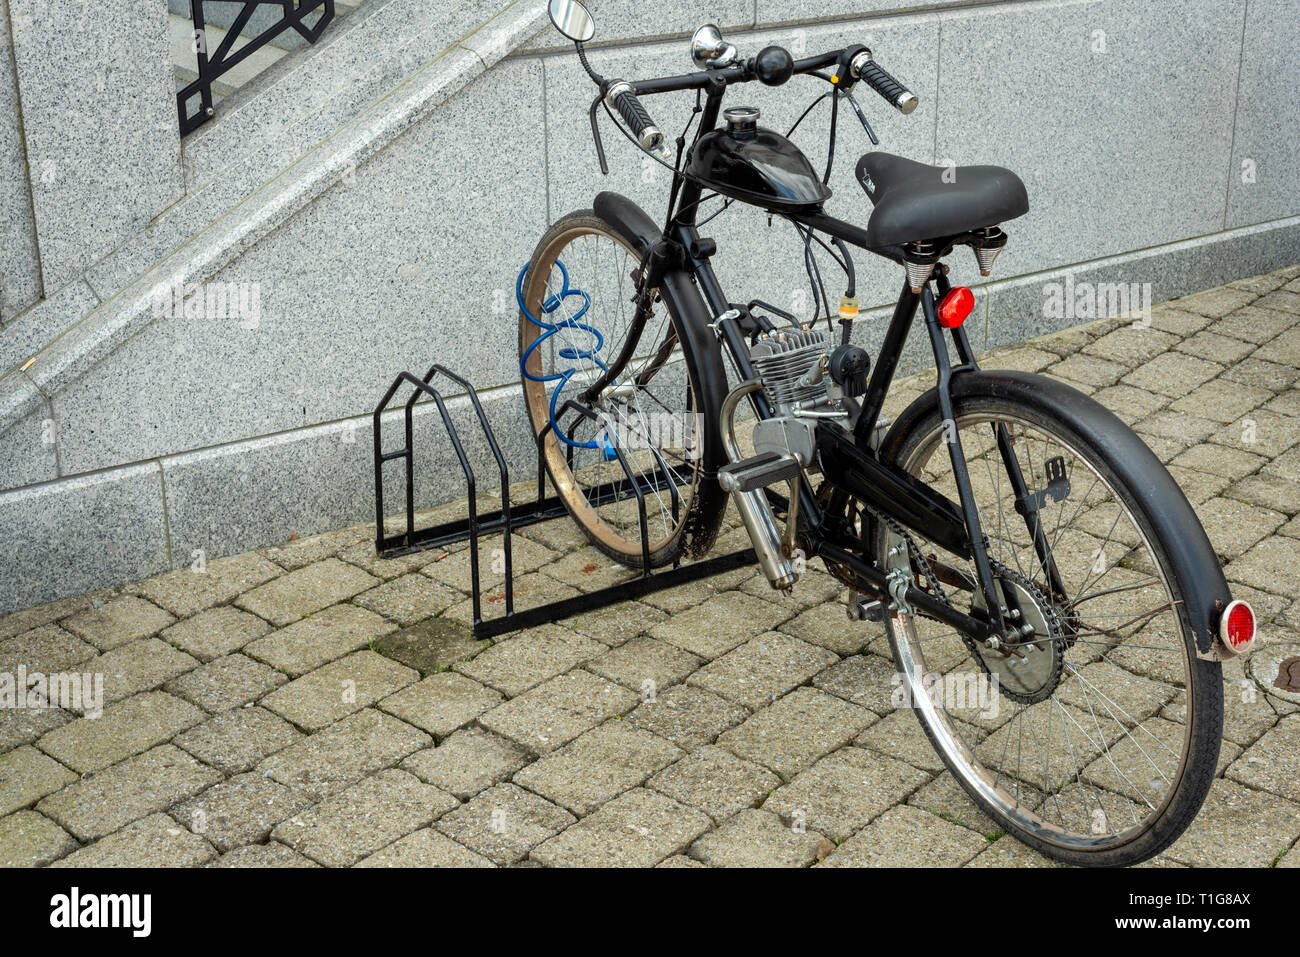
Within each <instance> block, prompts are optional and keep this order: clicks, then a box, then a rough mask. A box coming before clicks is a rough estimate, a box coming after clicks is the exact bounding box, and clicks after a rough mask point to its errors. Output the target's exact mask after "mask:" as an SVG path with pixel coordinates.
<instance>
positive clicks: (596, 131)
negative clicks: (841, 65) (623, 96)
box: [591, 93, 866, 176]
mask: <svg viewBox="0 0 1300 957" xmlns="http://www.w3.org/2000/svg"><path fill="white" fill-rule="evenodd" d="M604 98H605V94H604V93H597V94H596V98H595V99H594V100H592V101H591V138H592V139H593V140H594V141H595V143H596V158H597V159H599V160H600V171H601V173H602V174H603V175H605V176H608V175H609V164H608V163H607V162H605V144H604V142H603V141H602V140H601V138H600V124H599V123H598V122H597V117H596V108H597V107H599V106H600V104H601V101H602V100H603V99H604ZM855 105H856V104H855ZM858 115H859V116H861V115H862V114H861V112H860V111H859V113H858ZM862 122H864V123H865V122H866V120H863V121H862Z"/></svg>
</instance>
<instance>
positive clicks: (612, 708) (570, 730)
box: [479, 670, 638, 754]
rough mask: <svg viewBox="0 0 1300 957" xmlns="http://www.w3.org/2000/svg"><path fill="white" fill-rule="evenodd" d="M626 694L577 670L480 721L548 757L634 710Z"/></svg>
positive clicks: (633, 702)
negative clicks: (594, 729) (609, 719)
mask: <svg viewBox="0 0 1300 957" xmlns="http://www.w3.org/2000/svg"><path fill="white" fill-rule="evenodd" d="M637 700H638V699H637V696H636V694H634V693H633V692H631V691H629V690H628V689H626V688H623V687H620V686H619V685H616V684H614V683H613V682H612V681H606V680H605V679H604V678H598V677H596V676H595V675H593V674H589V673H587V672H585V671H582V670H578V671H573V672H570V673H568V674H563V675H556V676H555V677H554V678H552V679H550V680H549V681H546V682H543V683H542V684H540V685H538V686H537V687H536V688H531V689H529V690H528V691H526V692H524V693H523V694H521V695H519V696H518V697H516V698H512V699H510V700H509V701H507V702H505V703H504V704H501V705H499V706H498V707H496V708H494V709H493V710H492V711H489V712H488V713H487V714H485V715H483V716H482V717H481V718H479V723H480V724H482V725H483V727H485V728H487V729H488V730H490V731H495V732H496V733H497V734H500V735H503V736H505V737H507V738H510V739H511V740H512V741H517V742H518V743H519V744H522V745H523V746H524V747H526V748H528V749H529V750H530V751H532V752H534V753H535V754H547V753H549V752H551V751H554V750H555V749H556V748H558V747H560V746H561V745H563V744H565V743H566V742H568V741H572V740H573V739H574V738H576V737H577V736H578V735H580V734H582V733H583V732H584V731H589V730H591V729H592V728H594V727H596V725H598V724H600V723H601V722H603V721H605V720H606V719H608V718H611V717H614V716H615V715H621V714H624V713H625V712H627V711H629V710H631V709H632V708H633V707H635V706H636V703H637Z"/></svg>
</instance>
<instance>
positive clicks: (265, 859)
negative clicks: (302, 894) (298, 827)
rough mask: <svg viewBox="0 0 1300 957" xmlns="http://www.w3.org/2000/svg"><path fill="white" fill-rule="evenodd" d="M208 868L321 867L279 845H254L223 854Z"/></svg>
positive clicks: (272, 843) (291, 849) (274, 843)
mask: <svg viewBox="0 0 1300 957" xmlns="http://www.w3.org/2000/svg"><path fill="white" fill-rule="evenodd" d="M208 867H320V865H319V864H317V863H316V862H315V861H313V860H312V859H311V858H309V857H303V856H302V855H301V854H299V853H298V852H297V851H295V850H294V849H293V848H291V847H285V846H284V845H283V844H277V843H276V842H274V841H272V842H271V843H269V844H253V845H251V846H250V847H237V848H235V849H234V850H233V851H231V852H230V853H228V854H222V855H221V856H220V857H219V858H217V859H216V860H215V861H213V862H212V863H211V864H209V865H208Z"/></svg>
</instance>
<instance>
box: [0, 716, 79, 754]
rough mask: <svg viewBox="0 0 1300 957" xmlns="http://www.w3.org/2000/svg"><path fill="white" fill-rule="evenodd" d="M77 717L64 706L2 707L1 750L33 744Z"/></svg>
mask: <svg viewBox="0 0 1300 957" xmlns="http://www.w3.org/2000/svg"><path fill="white" fill-rule="evenodd" d="M75 717H76V716H75V715H74V714H72V712H70V711H64V710H63V709H62V708H0V751H10V750H12V749H13V748H16V747H18V746H19V745H20V744H31V743H32V742H33V741H35V740H36V739H37V738H39V737H40V736H41V735H43V734H46V733H47V732H50V731H53V730H54V729H55V728H60V727H62V726H63V725H65V724H67V723H68V722H69V721H71V720H73V719H74V718H75Z"/></svg>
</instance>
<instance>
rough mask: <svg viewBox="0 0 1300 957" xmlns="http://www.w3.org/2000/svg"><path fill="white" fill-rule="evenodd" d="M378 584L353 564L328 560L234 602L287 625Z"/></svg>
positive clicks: (285, 577) (289, 575)
mask: <svg viewBox="0 0 1300 957" xmlns="http://www.w3.org/2000/svg"><path fill="white" fill-rule="evenodd" d="M378 584H379V579H377V578H375V577H374V576H373V575H367V574H366V573H365V572H363V571H362V570H361V569H359V568H357V567H356V566H354V565H348V564H346V563H344V562H341V561H339V560H338V559H337V558H327V559H325V560H324V561H321V562H317V563H316V564H314V565H308V566H306V567H305V568H300V569H298V570H297V571H294V572H290V573H289V574H287V575H284V576H282V577H280V578H277V579H275V580H273V581H269V582H267V583H266V584H265V585H259V586H258V587H257V588H254V589H253V590H252V591H250V592H246V593H244V594H243V595H241V596H239V598H238V599H237V600H236V601H235V604H237V605H238V606H239V607H240V608H243V609H245V610H246V611H251V612H252V613H253V614H255V615H258V616H259V617H261V618H265V619H266V620H267V621H269V622H271V623H272V624H273V625H281V626H283V625H287V624H290V623H291V622H295V621H297V620H298V619H300V618H305V617H306V616H307V615H311V614H313V613H315V612H318V611H320V610H321V609H323V608H327V607H328V606H330V605H333V604H335V603H336V602H340V601H345V600H347V599H349V598H351V597H352V596H353V595H356V594H358V593H360V592H363V591H366V590H367V589H369V588H372V587H373V586H375V585H378Z"/></svg>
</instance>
